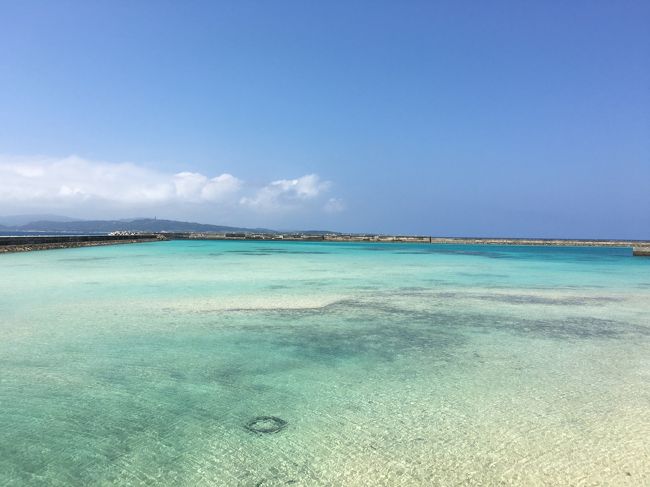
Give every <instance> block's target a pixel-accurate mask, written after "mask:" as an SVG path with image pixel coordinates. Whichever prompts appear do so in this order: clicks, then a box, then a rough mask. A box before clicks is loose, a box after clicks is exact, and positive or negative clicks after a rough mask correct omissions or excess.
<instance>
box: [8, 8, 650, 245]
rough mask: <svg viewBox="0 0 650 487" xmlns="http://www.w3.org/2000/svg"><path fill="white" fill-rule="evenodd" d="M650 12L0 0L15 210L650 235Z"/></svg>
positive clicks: (356, 228) (305, 225)
mask: <svg viewBox="0 0 650 487" xmlns="http://www.w3.org/2000/svg"><path fill="white" fill-rule="evenodd" d="M648 25H650V2H648V1H645V0H642V1H625V0H621V1H615V2H613V1H599V0H589V1H583V0H574V1H571V2H561V1H555V0H542V1H538V2H522V1H519V0H517V1H501V0H495V1H491V2H482V1H463V0H454V1H429V0H428V1H415V0H407V1H390V2H388V1H378V0H375V1H355V0H346V1H343V0H340V1H339V0H331V1H326V2H310V1H303V0H301V1H284V0H277V1H247V0H237V1H234V0H233V1H228V2H225V1H224V2H219V1H205V2H201V1H174V2H171V1H164V0H157V1H144V0H135V1H120V0H117V1H116V0H111V1H101V0H96V1H92V2H88V1H78V2H77V1H65V0H61V1H56V2H53V1H30V0H21V1H18V0H0V215H10V214H31V213H43V212H47V213H58V214H64V215H68V216H72V217H79V218H89V219H95V218H130V217H153V216H156V217H158V218H171V219H182V220H189V221H198V222H204V223H214V224H223V225H234V226H263V227H267V228H278V229H327V230H338V231H351V232H380V233H397V234H425V235H440V236H511V237H547V238H550V237H565V238H637V239H644V238H645V239H648V238H650V29H648Z"/></svg>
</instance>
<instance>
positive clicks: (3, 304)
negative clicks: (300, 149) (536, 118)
mask: <svg viewBox="0 0 650 487" xmlns="http://www.w3.org/2000/svg"><path fill="white" fill-rule="evenodd" d="M649 438H650V259H647V258H641V257H632V251H631V249H629V248H578V247H546V246H545V247H524V246H521V247H520V246H472V245H432V244H399V243H334V242H278V241H269V242H263V241H200V240H185V241H165V242H156V243H142V244H128V245H114V246H101V247H86V248H75V249H62V250H49V251H37V252H26V253H14V254H4V255H0V485H2V486H23V485H28V486H31V485H35V486H41V485H42V486H71V485H72V486H76V485H78V486H89V485H129V486H131V485H134V486H135V485H138V486H139V485H169V486H209V485H217V486H230V485H232V486H257V487H259V486H263V487H268V486H286V485H295V486H464V485H468V486H469V485H476V486H492V485H495V486H497V485H498V486H508V485H516V486H537V485H540V486H542V485H544V486H546V485H548V486H579V485H616V486H618V485H629V486H641V485H649V484H650V441H649Z"/></svg>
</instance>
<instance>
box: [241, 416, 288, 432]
mask: <svg viewBox="0 0 650 487" xmlns="http://www.w3.org/2000/svg"><path fill="white" fill-rule="evenodd" d="M286 426H287V422H286V421H285V420H284V419H281V418H278V417H276V416H257V417H255V418H253V419H251V420H250V421H249V422H248V423H246V425H245V427H246V429H247V430H248V431H252V432H253V433H277V432H278V431H280V430H282V429H284V428H285V427H286Z"/></svg>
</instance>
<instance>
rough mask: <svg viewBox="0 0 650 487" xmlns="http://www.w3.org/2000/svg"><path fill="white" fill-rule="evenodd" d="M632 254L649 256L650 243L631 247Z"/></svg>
mask: <svg viewBox="0 0 650 487" xmlns="http://www.w3.org/2000/svg"><path fill="white" fill-rule="evenodd" d="M632 255H635V256H637V257H650V245H642V246H634V247H632Z"/></svg>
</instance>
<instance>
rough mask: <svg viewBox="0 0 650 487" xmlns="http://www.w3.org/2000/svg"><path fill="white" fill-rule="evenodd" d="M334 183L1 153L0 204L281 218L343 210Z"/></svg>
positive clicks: (91, 212) (105, 211) (78, 210)
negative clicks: (248, 179) (250, 180)
mask: <svg viewBox="0 0 650 487" xmlns="http://www.w3.org/2000/svg"><path fill="white" fill-rule="evenodd" d="M329 188H330V182H329V181H324V180H322V179H321V178H319V176H317V175H316V174H307V175H305V176H302V177H299V178H296V179H279V180H277V181H273V182H271V183H269V184H267V185H265V186H263V187H261V188H259V187H257V188H255V187H252V186H250V185H247V184H245V183H244V181H242V180H241V179H239V178H237V177H235V176H233V175H232V174H228V173H224V174H221V175H218V176H215V177H210V176H207V175H204V174H201V173H198V172H187V171H185V172H178V173H175V174H174V173H166V172H162V171H159V170H155V169H150V168H147V167H144V166H140V165H137V164H132V163H109V162H98V161H91V160H87V159H83V158H80V157H77V156H70V157H64V158H51V157H9V156H2V155H0V209H2V208H3V207H4V208H9V207H11V208H12V211H23V210H33V209H47V210H49V209H60V210H70V211H72V212H73V213H75V214H77V215H78V214H84V215H85V216H90V217H92V216H93V215H94V214H95V213H98V212H99V213H101V214H109V213H113V212H114V211H117V212H118V213H119V212H122V213H124V212H129V213H131V212H134V211H137V210H138V209H143V210H149V209H155V208H168V209H173V208H176V209H178V208H182V207H186V208H187V211H190V210H189V209H190V208H196V209H197V211H199V212H201V211H203V212H204V213H205V212H213V211H215V210H220V209H221V210H223V211H222V212H221V213H222V214H224V215H226V214H228V215H231V216H237V215H239V216H244V217H245V216H246V214H249V215H252V214H255V213H260V214H266V215H268V213H277V214H278V215H281V214H282V213H283V212H286V211H289V210H295V209H299V208H311V209H317V208H325V209H326V211H340V209H342V207H343V206H342V202H341V201H340V200H338V199H337V198H330V199H329V200H328V201H327V202H326V203H323V198H324V197H325V195H326V194H327V192H328V191H329ZM323 204H325V206H324V207H323V206H322V205H323ZM201 208H203V210H201ZM73 210H74V211H73ZM0 213H2V211H0ZM186 213H187V212H186Z"/></svg>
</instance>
